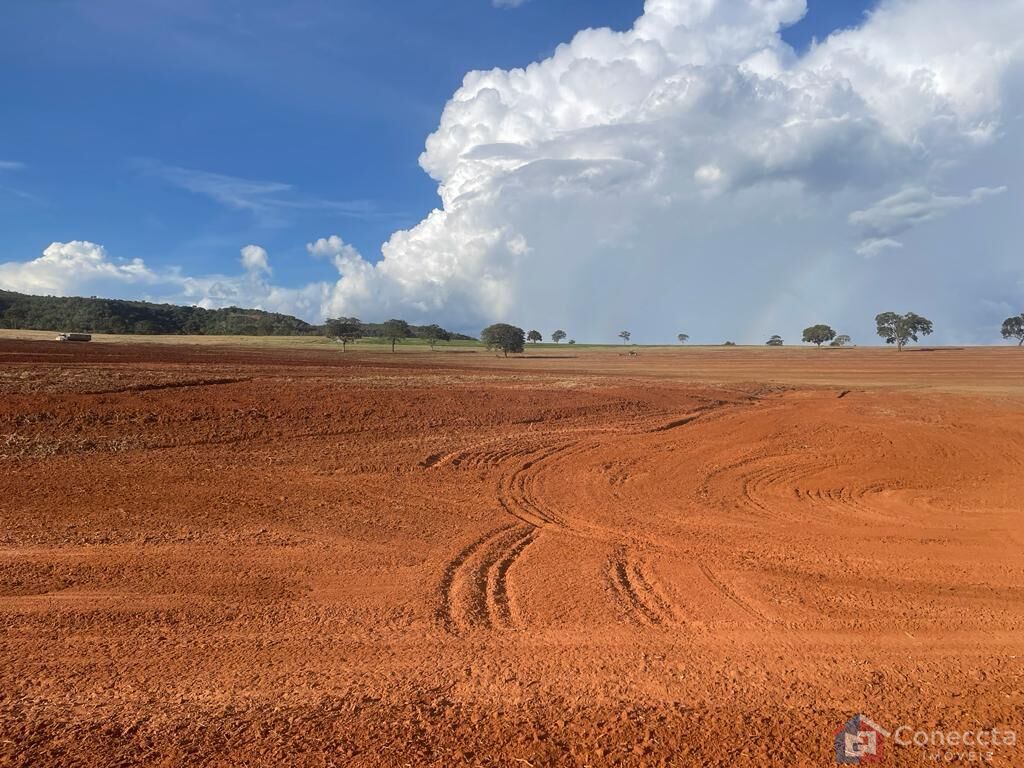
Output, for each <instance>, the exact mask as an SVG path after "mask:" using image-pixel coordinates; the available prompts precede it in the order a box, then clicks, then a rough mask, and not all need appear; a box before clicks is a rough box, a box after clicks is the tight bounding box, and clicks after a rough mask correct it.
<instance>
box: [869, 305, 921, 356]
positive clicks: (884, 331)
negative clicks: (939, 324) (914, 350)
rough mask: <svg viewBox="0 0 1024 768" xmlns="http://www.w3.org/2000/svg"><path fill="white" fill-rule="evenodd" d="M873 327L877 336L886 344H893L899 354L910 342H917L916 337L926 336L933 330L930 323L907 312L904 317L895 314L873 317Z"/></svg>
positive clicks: (885, 313) (886, 313)
mask: <svg viewBox="0 0 1024 768" xmlns="http://www.w3.org/2000/svg"><path fill="white" fill-rule="evenodd" d="M875 325H876V326H877V330H878V335H879V336H881V337H882V338H883V339H885V343H886V344H895V345H896V349H897V350H898V351H900V352H902V351H903V347H905V346H906V345H907V344H908V343H909V342H911V341H917V338H918V336H928V335H930V334H931V332H932V330H933V326H932V321H931V320H929V319H927V318H925V317H921V316H920V315H917V314H914V313H913V312H907V314H905V315H901V314H898V313H896V312H883V313H882V314H880V315H876V316H875Z"/></svg>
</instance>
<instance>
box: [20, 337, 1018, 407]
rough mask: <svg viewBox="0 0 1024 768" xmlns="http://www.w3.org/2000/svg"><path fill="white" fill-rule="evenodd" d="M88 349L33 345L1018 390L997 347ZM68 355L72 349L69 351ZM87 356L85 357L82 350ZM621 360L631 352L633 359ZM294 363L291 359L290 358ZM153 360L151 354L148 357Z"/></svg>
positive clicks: (1010, 350)
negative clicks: (512, 351)
mask: <svg viewBox="0 0 1024 768" xmlns="http://www.w3.org/2000/svg"><path fill="white" fill-rule="evenodd" d="M53 335H54V334H51V333H49V332H43V331H11V330H0V343H2V342H3V340H5V339H6V340H10V341H12V342H18V341H27V340H32V341H46V342H49V341H51V340H52V338H53ZM93 338H94V341H92V342H89V343H87V344H74V345H63V344H59V343H57V342H53V345H54V347H53V348H51V347H50V346H49V345H48V344H43V345H41V346H39V347H38V348H37V349H36V351H35V352H33V354H34V355H36V356H37V357H38V359H40V360H45V359H48V358H52V359H53V360H60V359H62V358H63V357H66V356H68V355H71V356H72V357H81V359H83V360H92V361H100V360H112V361H116V360H120V359H121V358H122V357H123V356H124V355H128V357H131V356H132V355H135V359H136V361H137V362H138V360H140V359H142V357H145V356H144V355H143V356H141V357H140V355H139V354H138V353H127V352H125V348H126V347H128V346H129V345H133V346H134V345H137V346H143V347H155V348H160V347H166V346H171V347H175V348H177V349H178V350H179V353H178V354H177V357H178V359H180V360H187V359H188V357H187V354H188V353H187V350H195V354H196V355H198V356H197V357H196V358H195V359H196V360H199V361H202V362H212V360H211V359H210V355H213V354H219V353H218V352H217V350H224V351H225V353H226V354H227V355H228V357H229V358H230V357H232V356H235V357H237V356H238V355H242V356H243V357H244V356H246V355H249V356H250V358H249V359H251V356H252V355H262V354H276V353H281V354H285V355H291V357H289V358H288V359H289V360H292V361H295V360H302V361H303V362H304V363H305V364H313V363H319V364H325V365H333V364H344V365H352V364H363V363H365V364H388V365H406V364H409V363H414V364H417V365H426V366H430V367H442V368H451V369H461V368H475V369H483V370H507V371H510V372H511V371H523V372H533V373H565V374H573V375H598V374H600V375H626V376H631V377H653V378H666V377H667V378H672V379H679V380H683V381H693V382H704V383H715V382H737V381H739V382H744V381H746V382H752V381H764V382H770V383H778V384H788V385H820V386H844V385H849V386H858V387H886V386H904V387H920V386H928V387H933V388H937V389H944V390H949V391H972V390H975V391H987V392H993V393H998V392H1013V391H1016V390H1018V388H1019V387H1020V386H1021V382H1022V381H1024V350H1022V349H1020V348H1018V347H1016V346H1012V345H1006V346H998V347H927V346H920V347H908V348H907V349H906V350H904V351H903V352H897V351H896V349H895V348H893V347H885V346H881V347H847V348H841V349H835V348H828V347H823V348H821V349H818V348H815V347H812V346H806V345H804V346H786V347H777V348H773V347H765V346H735V347H725V346H697V345H686V346H682V345H677V346H625V347H624V346H623V345H621V344H609V345H587V344H577V345H573V346H569V345H567V344H564V343H563V344H558V345H555V344H542V345H532V344H531V345H527V349H526V352H525V354H522V355H510V356H509V357H508V358H505V357H504V356H503V355H501V354H500V353H497V352H493V351H488V350H487V349H485V348H484V347H483V346H482V345H481V344H480V343H479V342H449V343H441V344H438V345H437V347H436V349H435V350H431V349H430V347H429V346H428V345H427V344H426V343H424V342H422V341H419V340H412V339H410V340H407V341H406V342H404V343H402V344H399V345H398V346H397V349H396V351H395V352H393V353H392V352H391V349H390V344H388V343H385V342H384V340H382V339H372V340H371V339H366V340H362V341H360V342H357V343H355V344H350V345H349V346H348V350H347V351H346V352H342V348H341V345H340V344H338V343H336V342H333V341H331V340H329V339H325V338H321V337H318V336H313V337H305V336H295V337H292V336H138V335H127V336H110V335H103V334H98V335H95V336H94V337H93ZM68 346H73V347H74V350H73V351H72V350H69V349H68ZM86 348H88V349H86ZM630 353H633V354H632V355H631V354H630ZM296 355H298V357H296ZM156 357H157V358H159V354H157V355H156ZM0 359H2V358H0Z"/></svg>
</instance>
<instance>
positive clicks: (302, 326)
mask: <svg viewBox="0 0 1024 768" xmlns="http://www.w3.org/2000/svg"><path fill="white" fill-rule="evenodd" d="M361 327H362V329H363V335H364V336H379V335H380V334H381V324H380V323H361ZM0 328H12V329H18V330H37V331H63V332H68V333H123V334H136V333H138V334H153V335H175V334H181V335H190V336H317V335H320V334H321V333H323V326H320V325H314V324H312V323H307V322H306V321H304V320H300V319H299V318H297V317H292V316H291V315H282V314H279V313H277V312H264V311H263V310H259V309H242V308H239V307H227V308H224V309H204V308H202V307H185V306H179V305H176V304H153V303H150V302H148V301H124V300H121V299H98V298H83V297H77V296H76V297H62V296H31V295H28V294H24V293H14V292H12V291H4V290H0ZM418 330H419V328H418V327H417V326H411V327H410V331H411V334H412V336H416V335H417V332H418ZM452 338H453V339H469V338H471V337H469V336H465V335H462V334H452Z"/></svg>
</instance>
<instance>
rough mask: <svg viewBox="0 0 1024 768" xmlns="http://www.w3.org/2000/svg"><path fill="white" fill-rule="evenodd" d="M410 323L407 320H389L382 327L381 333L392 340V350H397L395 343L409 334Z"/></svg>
mask: <svg viewBox="0 0 1024 768" xmlns="http://www.w3.org/2000/svg"><path fill="white" fill-rule="evenodd" d="M409 333H410V331H409V324H408V323H407V322H405V320H388V321H387V322H386V323H384V325H383V326H382V327H381V335H382V336H383V337H384V338H385V339H387V340H388V341H390V342H391V351H392V352H394V351H395V344H397V343H398V342H400V341H401V340H402V339H404V338H406V337H408V336H409Z"/></svg>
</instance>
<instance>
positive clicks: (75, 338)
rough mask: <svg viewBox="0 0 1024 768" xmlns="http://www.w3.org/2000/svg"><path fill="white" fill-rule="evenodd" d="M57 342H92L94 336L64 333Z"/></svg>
mask: <svg viewBox="0 0 1024 768" xmlns="http://www.w3.org/2000/svg"><path fill="white" fill-rule="evenodd" d="M57 341H92V335H91V334H88V333H62V334H60V335H59V336H58V337H57Z"/></svg>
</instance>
